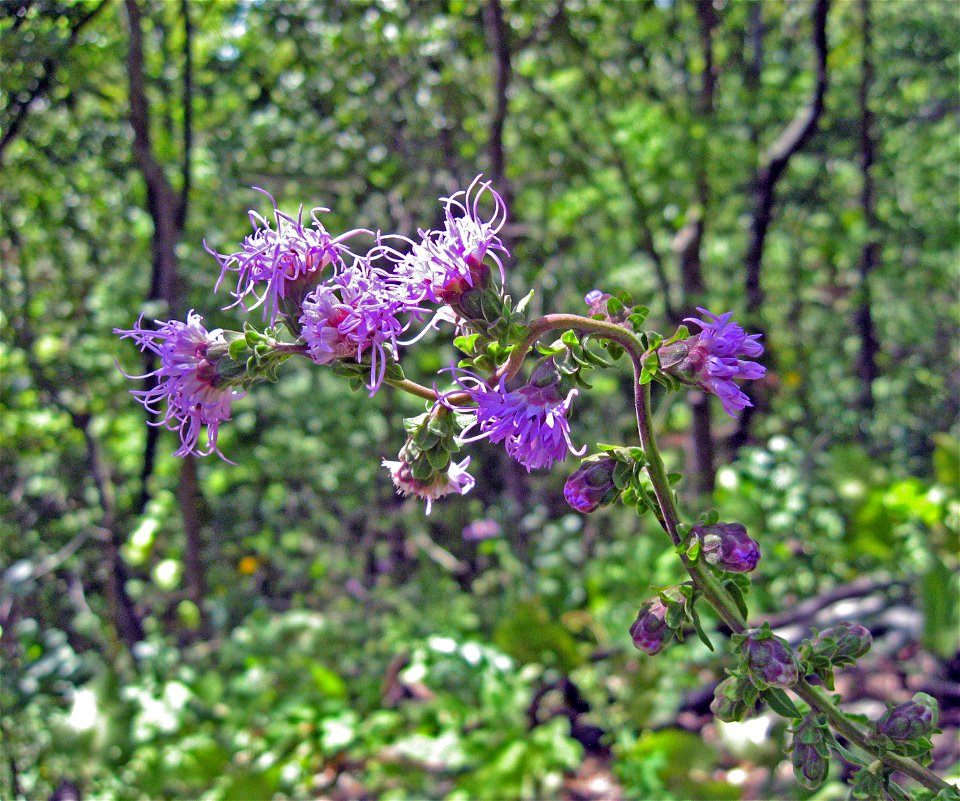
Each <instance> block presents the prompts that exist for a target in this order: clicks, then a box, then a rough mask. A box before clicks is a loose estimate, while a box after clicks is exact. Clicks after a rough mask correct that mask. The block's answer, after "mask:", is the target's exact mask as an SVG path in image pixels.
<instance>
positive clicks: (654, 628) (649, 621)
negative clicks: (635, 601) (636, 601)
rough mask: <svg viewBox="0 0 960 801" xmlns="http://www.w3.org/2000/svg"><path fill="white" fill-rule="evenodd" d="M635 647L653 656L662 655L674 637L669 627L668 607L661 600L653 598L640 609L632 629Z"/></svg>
mask: <svg viewBox="0 0 960 801" xmlns="http://www.w3.org/2000/svg"><path fill="white" fill-rule="evenodd" d="M630 636H631V637H632V638H633V644H634V647H636V648H638V649H639V650H641V651H643V652H644V653H647V654H649V655H650V656H653V655H654V654H657V653H660V651H661V650H662V649H663V646H664V645H666V643H667V641H668V640H669V639H670V637H671V636H672V632H671V631H670V628H669V627H668V626H667V607H666V606H665V605H664V603H663V601H662V600H660V598H652V599H651V600H649V601H647V602H646V603H645V604H644V605H643V606H641V607H640V611H639V612H638V613H637V619H636V620H635V621H634V623H633V625H632V626H631V627H630Z"/></svg>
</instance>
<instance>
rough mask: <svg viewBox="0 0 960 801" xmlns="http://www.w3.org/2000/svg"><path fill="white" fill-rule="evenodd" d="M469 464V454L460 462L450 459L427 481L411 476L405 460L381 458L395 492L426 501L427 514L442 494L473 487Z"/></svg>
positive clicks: (459, 491)
mask: <svg viewBox="0 0 960 801" xmlns="http://www.w3.org/2000/svg"><path fill="white" fill-rule="evenodd" d="M469 465H470V457H469V456H468V457H467V458H466V459H464V460H463V461H462V462H460V464H457V463H456V462H454V461H451V462H450V465H449V466H448V467H447V469H446V470H443V471H439V472H436V473H434V474H433V476H432V477H431V478H430V479H429V480H427V481H419V480H417V479H416V478H414V477H413V472H412V471H411V469H410V465H409V464H408V463H407V461H406V460H404V459H401V460H400V461H388V460H386V459H384V460H383V466H384V467H386V468H387V470H389V471H390V478H392V479H393V484H394V486H395V487H396V488H397V493H398V494H400V495H416V496H417V497H418V498H420V499H421V500H423V501H426V502H427V514H430V508H431V506H432V505H433V502H434V501H435V500H436V499H437V498H442V497H443V496H444V495H450V494H451V493H457V494H458V495H466V494H467V493H468V492H470V490H472V489H473V485H474V483H475V481H474V478H473V476H471V475H470V474H469V473H468V472H467V467H468V466H469Z"/></svg>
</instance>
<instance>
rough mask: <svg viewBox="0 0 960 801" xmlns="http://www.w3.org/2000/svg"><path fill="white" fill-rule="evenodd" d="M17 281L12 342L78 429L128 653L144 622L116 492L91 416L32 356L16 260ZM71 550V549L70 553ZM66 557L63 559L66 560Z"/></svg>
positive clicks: (44, 392) (26, 300)
mask: <svg viewBox="0 0 960 801" xmlns="http://www.w3.org/2000/svg"><path fill="white" fill-rule="evenodd" d="M11 241H12V243H13V244H14V246H15V247H16V246H17V245H18V242H17V237H16V234H15V233H14V232H13V230H12V229H11ZM19 263H20V279H21V284H22V286H23V291H22V297H21V303H20V306H19V308H20V309H21V310H22V311H21V314H20V318H19V320H18V319H17V318H16V317H15V316H13V315H11V317H10V327H11V328H12V329H13V343H14V345H15V346H16V347H17V348H19V349H20V350H21V351H22V352H23V354H24V361H25V362H26V366H27V369H28V371H29V373H30V376H31V378H32V379H33V382H34V384H35V385H36V387H37V389H38V391H39V393H40V395H41V397H43V398H45V399H46V400H47V401H48V402H49V403H50V404H51V405H53V406H56V407H57V408H58V409H60V410H61V411H62V412H64V413H65V414H66V415H67V416H68V417H69V418H70V422H71V424H72V425H73V427H74V428H75V429H77V431H79V432H80V433H81V434H82V435H83V439H84V443H85V445H86V457H87V467H88V469H89V472H90V476H91V478H92V479H93V483H94V487H95V488H96V491H97V500H98V502H99V506H100V510H101V516H102V519H101V525H100V529H99V530H100V531H101V532H102V533H103V534H105V536H104V537H103V542H104V545H105V550H106V554H105V556H106V562H107V565H106V571H107V578H108V588H109V593H110V597H111V600H112V602H113V606H114V615H115V620H114V625H115V626H116V629H117V634H118V635H119V637H120V639H121V640H122V641H123V642H124V643H125V644H126V646H127V648H129V649H130V650H131V651H132V650H133V648H134V646H135V645H136V644H137V643H138V642H140V641H142V640H143V639H144V638H145V636H146V635H145V633H144V630H143V623H142V621H141V620H140V617H139V616H138V614H137V611H136V607H135V605H134V603H133V600H132V599H131V598H130V596H129V595H128V594H127V588H126V585H127V568H126V564H125V563H124V561H123V557H122V556H121V553H120V549H121V546H122V545H123V534H122V532H121V531H120V527H119V525H118V522H117V505H116V494H115V492H114V486H113V479H112V478H111V475H110V469H109V466H108V465H107V462H106V459H105V458H104V456H103V451H102V449H101V447H100V442H99V440H97V438H96V436H95V434H94V433H93V426H92V423H93V417H92V416H91V414H90V413H89V411H87V410H86V409H83V408H81V409H77V408H74V406H73V405H71V404H69V403H67V402H66V401H64V400H63V398H62V397H61V396H60V390H61V389H62V386H61V384H59V383H58V382H57V381H56V380H55V379H53V378H51V377H50V376H48V375H47V372H46V370H45V369H44V367H43V365H42V364H40V363H39V362H38V361H37V359H36V356H35V355H34V341H35V336H34V332H33V328H32V325H31V321H30V318H29V312H28V309H29V308H30V305H31V303H30V279H29V275H28V274H27V271H26V269H25V265H24V264H23V260H22V259H21V260H20V262H19ZM82 542H83V540H82V539H81V540H79V541H77V540H75V541H74V542H73V543H69V544H68V545H67V546H66V548H65V549H63V550H61V551H60V553H59V554H57V555H54V558H56V557H57V556H59V555H62V554H64V553H66V556H69V555H70V553H72V550H76V548H79V547H80V545H81V544H82ZM71 549H72V550H71ZM66 556H65V557H64V558H66Z"/></svg>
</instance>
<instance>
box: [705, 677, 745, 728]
mask: <svg viewBox="0 0 960 801" xmlns="http://www.w3.org/2000/svg"><path fill="white" fill-rule="evenodd" d="M740 682H741V680H740V679H738V678H737V677H736V676H730V677H729V678H727V679H724V680H723V681H721V682H720V683H719V684H718V685H717V688H716V689H715V690H714V691H713V701H711V702H710V711H711V712H713V716H714V717H715V718H717V719H718V720H722V721H723V722H724V723H734V722H736V721H738V720H743V718H744V716H745V715H746V713H747V704H746V701H745V700H744V697H743V692H742V688H741V683H740Z"/></svg>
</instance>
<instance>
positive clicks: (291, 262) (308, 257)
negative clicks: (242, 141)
mask: <svg viewBox="0 0 960 801" xmlns="http://www.w3.org/2000/svg"><path fill="white" fill-rule="evenodd" d="M254 188H256V187H254ZM257 191H258V192H263V194H265V195H266V196H267V197H268V198H270V202H271V203H272V204H273V220H272V221H271V220H268V219H267V218H266V217H263V216H261V215H260V214H258V213H257V212H255V211H251V212H250V223H251V225H252V226H253V233H252V234H249V235H248V236H246V237H245V238H244V240H243V243H242V244H241V249H240V250H238V251H236V252H234V253H218V252H216V251H215V250H212V249H211V248H210V247H208V246H207V244H206V242H204V247H205V248H206V250H207V252H208V253H209V254H210V255H212V256H213V257H214V258H215V259H216V260H217V263H218V264H219V265H220V277H219V278H218V279H217V284H216V287H215V288H214V291H216V290H217V289H219V288H220V284H222V283H223V281H224V279H225V278H226V277H227V274H228V273H236V281H237V287H236V289H234V290H233V291H232V292H231V294H232V295H233V296H234V297H235V298H236V300H235V301H234V302H233V303H232V304H230V306H228V307H227V308H230V307H232V306H241V307H242V308H243V309H244V310H245V311H252V310H253V309H256V308H258V307H260V306H262V307H263V318H264V319H265V320H269V321H270V325H273V324H274V323H276V320H277V315H278V314H279V302H280V301H281V300H282V299H283V298H284V297H286V295H287V293H288V291H289V289H290V286H291V284H293V283H295V282H298V281H301V280H309V279H310V278H311V277H313V276H317V275H321V274H322V273H323V271H324V270H326V269H327V268H328V267H332V269H333V272H334V273H336V272H337V271H338V270H339V269H340V268H341V267H342V266H343V254H344V253H346V252H348V251H347V248H346V246H345V245H344V244H343V242H344V241H345V240H347V239H349V238H350V237H352V236H355V235H356V234H359V233H370V232H369V231H367V230H366V229H362V228H358V229H355V230H353V231H347V232H346V233H344V234H341V235H340V236H338V237H332V236H330V234H329V233H328V232H327V229H326V228H324V227H323V224H322V223H321V222H320V220H319V219H318V218H317V214H318V213H320V212H325V211H328V209H324V208H319V207H318V208H314V209H311V210H310V222H309V223H308V224H304V220H303V206H301V207H300V210H299V211H298V212H297V216H296V217H291V216H290V215H288V214H284V213H283V212H281V211H280V210H279V209H278V208H277V203H276V201H275V200H274V199H273V197H272V195H270V194H269V193H268V192H264V191H263V190H262V189H257Z"/></svg>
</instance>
